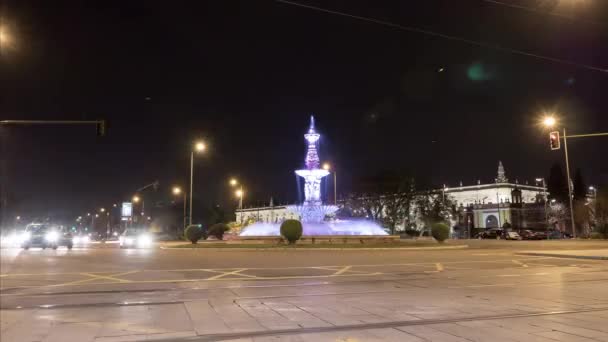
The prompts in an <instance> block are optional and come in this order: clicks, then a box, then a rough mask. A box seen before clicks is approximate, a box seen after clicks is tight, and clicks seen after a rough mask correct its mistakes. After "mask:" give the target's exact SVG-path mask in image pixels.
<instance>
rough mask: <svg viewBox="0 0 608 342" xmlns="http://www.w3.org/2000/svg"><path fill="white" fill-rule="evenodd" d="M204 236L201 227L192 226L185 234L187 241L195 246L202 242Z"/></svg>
mask: <svg viewBox="0 0 608 342" xmlns="http://www.w3.org/2000/svg"><path fill="white" fill-rule="evenodd" d="M204 235H205V234H204V232H203V229H202V228H201V226H199V225H190V226H188V228H186V231H185V232H184V236H185V237H186V240H188V241H190V242H192V243H193V244H195V243H196V242H197V241H198V240H200V239H201V238H202V237H203V236H204Z"/></svg>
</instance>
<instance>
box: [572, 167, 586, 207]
mask: <svg viewBox="0 0 608 342" xmlns="http://www.w3.org/2000/svg"><path fill="white" fill-rule="evenodd" d="M573 187H574V189H573V195H574V200H575V201H582V202H585V201H586V200H587V186H586V185H585V181H584V180H583V174H582V173H581V169H580V168H577V169H576V173H575V174H574V186H573Z"/></svg>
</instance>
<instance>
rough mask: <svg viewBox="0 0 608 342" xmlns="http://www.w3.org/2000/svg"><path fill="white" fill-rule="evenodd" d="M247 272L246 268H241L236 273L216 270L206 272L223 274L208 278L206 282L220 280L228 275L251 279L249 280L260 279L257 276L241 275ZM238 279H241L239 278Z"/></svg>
mask: <svg viewBox="0 0 608 342" xmlns="http://www.w3.org/2000/svg"><path fill="white" fill-rule="evenodd" d="M246 270H247V269H246V268H239V269H237V270H234V271H229V272H225V271H214V270H204V271H208V272H217V273H221V274H218V275H215V276H213V277H209V278H207V279H205V280H216V279H220V278H223V277H225V276H227V275H231V274H232V275H238V276H243V277H249V278H258V277H257V276H254V275H249V274H243V273H241V272H243V271H246ZM237 279H239V278H237ZM240 279H242V278H240Z"/></svg>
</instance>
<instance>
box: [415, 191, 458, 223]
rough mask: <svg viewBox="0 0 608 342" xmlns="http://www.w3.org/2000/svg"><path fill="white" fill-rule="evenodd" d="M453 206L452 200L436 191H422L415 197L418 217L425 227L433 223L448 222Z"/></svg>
mask: <svg viewBox="0 0 608 342" xmlns="http://www.w3.org/2000/svg"><path fill="white" fill-rule="evenodd" d="M453 208H454V205H453V204H452V200H451V199H450V198H449V197H448V196H444V194H443V193H442V192H438V191H426V192H423V193H421V194H419V196H417V199H416V209H417V212H418V217H419V219H420V220H421V221H422V222H423V224H424V227H425V228H427V229H428V228H429V227H431V225H432V224H433V223H437V222H449V221H450V214H451V211H452V209H453Z"/></svg>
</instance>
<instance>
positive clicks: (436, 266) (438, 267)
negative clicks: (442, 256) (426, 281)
mask: <svg viewBox="0 0 608 342" xmlns="http://www.w3.org/2000/svg"><path fill="white" fill-rule="evenodd" d="M435 268H436V269H437V272H443V270H444V267H443V265H442V264H441V263H440V262H438V263H436V264H435Z"/></svg>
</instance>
